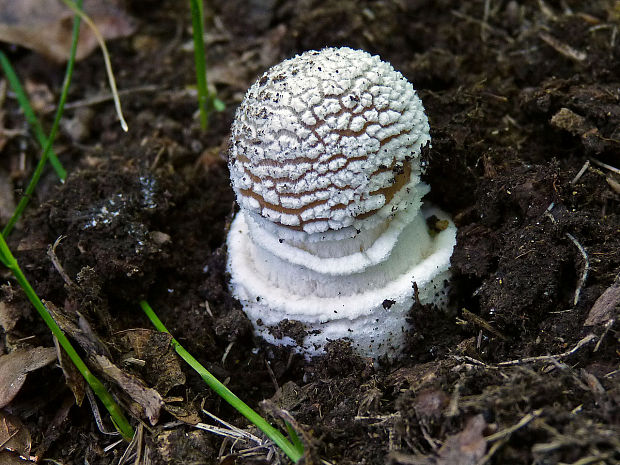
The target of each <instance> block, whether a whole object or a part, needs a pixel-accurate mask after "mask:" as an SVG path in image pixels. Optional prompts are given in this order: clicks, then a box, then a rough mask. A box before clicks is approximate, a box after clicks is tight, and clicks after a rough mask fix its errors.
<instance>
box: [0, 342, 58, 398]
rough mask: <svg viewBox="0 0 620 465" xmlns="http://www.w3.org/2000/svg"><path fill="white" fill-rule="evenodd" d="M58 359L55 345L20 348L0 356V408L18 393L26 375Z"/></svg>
mask: <svg viewBox="0 0 620 465" xmlns="http://www.w3.org/2000/svg"><path fill="white" fill-rule="evenodd" d="M54 360H56V349H55V348H54V347H35V348H32V349H25V350H24V349H19V350H15V351H13V352H11V353H10V354H6V355H2V356H0V408H2V407H4V406H6V405H7V404H8V403H9V402H11V401H12V400H13V398H14V397H15V396H16V395H17V393H18V392H19V390H20V389H21V388H22V386H23V385H24V382H25V381H26V375H27V374H28V373H29V372H31V371H34V370H37V369H39V368H41V367H44V366H45V365H48V364H50V363H52V362H53V361H54Z"/></svg>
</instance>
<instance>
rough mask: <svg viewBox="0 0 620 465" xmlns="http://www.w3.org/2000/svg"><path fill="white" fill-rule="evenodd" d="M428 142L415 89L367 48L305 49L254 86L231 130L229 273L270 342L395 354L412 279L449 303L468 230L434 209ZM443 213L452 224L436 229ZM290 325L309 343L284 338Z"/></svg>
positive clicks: (429, 298) (432, 297)
mask: <svg viewBox="0 0 620 465" xmlns="http://www.w3.org/2000/svg"><path fill="white" fill-rule="evenodd" d="M429 142H430V136H429V126H428V119H427V117H426V115H425V113H424V108H423V106H422V102H421V101H420V99H419V97H418V96H417V94H416V91H415V90H414V89H413V86H412V85H411V84H410V83H409V82H408V81H407V80H406V79H405V78H404V77H403V76H402V74H401V73H399V72H398V71H395V70H394V68H393V67H392V66H391V65H390V64H389V63H387V62H384V61H381V59H380V58H379V57H377V56H371V55H370V54H368V53H366V52H364V51H360V50H352V49H350V48H346V47H345V48H326V49H323V50H321V51H309V52H305V53H303V54H301V55H298V56H296V57H294V58H292V59H289V60H286V61H284V62H282V63H280V64H278V65H276V66H274V67H272V68H271V69H269V70H268V71H267V72H265V73H264V74H263V76H262V77H261V78H260V79H258V80H257V81H256V82H255V83H254V84H253V85H252V87H251V88H250V89H249V90H248V92H247V94H246V95H245V98H244V100H243V102H242V103H241V105H240V106H239V108H238V110H237V112H236V115H235V120H234V122H233V125H232V130H231V140H230V148H229V168H230V177H231V181H232V186H233V189H234V191H235V193H236V196H237V202H238V204H239V206H240V211H239V212H238V214H237V215H236V217H235V219H234V221H233V223H232V225H231V228H230V232H229V235H228V240H227V245H228V263H227V268H228V271H229V273H230V276H231V279H230V289H231V291H232V293H233V295H234V296H235V297H236V298H237V299H238V300H239V301H240V302H241V304H242V306H243V309H244V311H245V312H246V314H247V315H248V317H249V318H250V320H251V321H252V323H253V325H254V328H255V330H256V332H257V333H258V334H259V335H261V336H262V337H263V338H265V339H266V340H267V341H269V342H271V343H273V344H281V345H291V346H294V347H295V348H296V350H298V351H299V352H303V353H305V354H306V355H308V356H314V355H317V354H320V353H322V352H323V351H324V348H325V345H326V344H327V343H328V342H329V341H331V340H334V339H339V338H345V337H346V338H349V339H350V340H351V342H352V345H353V346H354V347H355V348H356V349H357V350H358V352H359V353H361V354H362V355H364V356H369V357H373V358H375V359H377V358H379V357H382V356H385V355H387V356H388V357H394V356H396V355H398V354H399V352H400V350H401V347H402V345H403V341H404V335H405V332H406V330H407V328H408V323H407V322H406V315H407V313H408V311H409V310H410V308H411V306H412V305H413V303H414V300H415V294H416V293H415V292H414V283H415V284H416V285H417V289H418V292H417V296H418V298H419V300H420V302H421V303H423V304H425V303H433V302H434V303H437V305H440V306H441V305H445V303H446V297H445V289H444V286H445V282H447V279H448V277H449V265H450V256H451V254H452V249H453V247H454V244H455V237H456V228H455V227H454V225H453V224H452V223H451V222H450V221H449V218H448V217H447V215H446V214H445V213H443V212H441V211H439V210H438V209H436V208H433V207H430V206H424V207H423V205H422V197H423V196H424V195H425V194H426V193H427V192H428V191H429V187H428V186H427V185H426V184H424V183H423V182H422V181H421V180H420V175H421V174H422V171H423V163H422V162H421V161H420V152H421V149H422V147H423V146H425V145H426V144H428V143H429ZM431 216H435V217H437V218H439V219H441V220H447V221H443V223H444V224H447V227H445V229H444V230H443V231H440V232H439V233H436V234H435V233H433V234H431V233H430V232H429V228H428V227H427V218H429V217H431ZM285 320H289V321H290V320H294V321H298V322H301V323H302V324H303V326H304V328H305V330H306V331H305V336H304V337H303V338H299V337H296V338H295V339H293V338H292V337H290V336H286V335H285V336H282V334H281V333H282V332H281V331H274V327H275V326H277V325H278V324H279V323H280V322H282V321H285Z"/></svg>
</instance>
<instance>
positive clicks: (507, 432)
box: [484, 409, 543, 442]
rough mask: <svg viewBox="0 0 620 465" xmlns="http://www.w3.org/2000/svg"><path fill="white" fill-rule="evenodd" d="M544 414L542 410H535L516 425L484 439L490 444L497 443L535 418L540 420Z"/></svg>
mask: <svg viewBox="0 0 620 465" xmlns="http://www.w3.org/2000/svg"><path fill="white" fill-rule="evenodd" d="M542 412H543V410H542V409H538V410H534V411H533V412H532V413H528V414H527V415H525V416H524V417H523V418H521V419H520V420H519V421H518V422H517V423H515V424H514V425H512V426H510V427H508V428H506V429H503V430H501V431H498V432H497V433H494V434H492V435H491V436H487V437H485V438H484V439H486V440H487V441H488V442H492V441H497V440H498V439H503V438H505V437H507V436H510V435H511V434H512V433H514V432H515V431H517V430H518V429H521V428H523V427H524V426H525V425H527V424H528V423H529V422H531V421H532V420H534V419H535V418H538V417H539V416H540V415H541V414H542Z"/></svg>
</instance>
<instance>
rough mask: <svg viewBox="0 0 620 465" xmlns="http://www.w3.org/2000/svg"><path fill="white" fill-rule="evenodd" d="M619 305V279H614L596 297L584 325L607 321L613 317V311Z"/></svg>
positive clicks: (616, 309) (615, 310)
mask: <svg viewBox="0 0 620 465" xmlns="http://www.w3.org/2000/svg"><path fill="white" fill-rule="evenodd" d="M618 307H620V280H616V282H615V283H613V284H612V285H611V286H609V287H608V288H607V289H606V290H605V292H603V293H602V294H601V296H600V297H599V298H598V299H596V302H594V305H592V309H590V313H589V314H588V318H586V321H585V323H584V324H583V325H584V326H594V325H599V324H602V323H607V322H608V321H609V320H611V319H612V318H613V317H614V312H617V311H618Z"/></svg>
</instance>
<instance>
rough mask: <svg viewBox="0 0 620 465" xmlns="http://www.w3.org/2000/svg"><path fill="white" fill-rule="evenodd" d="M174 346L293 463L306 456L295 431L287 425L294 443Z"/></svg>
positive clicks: (162, 328)
mask: <svg viewBox="0 0 620 465" xmlns="http://www.w3.org/2000/svg"><path fill="white" fill-rule="evenodd" d="M140 307H142V310H143V311H144V313H145V314H146V316H147V317H148V318H149V320H151V323H153V326H155V328H157V330H159V331H162V332H164V333H168V334H170V332H169V331H168V329H167V328H166V327H165V326H164V324H163V323H162V322H161V320H160V319H159V317H158V316H157V315H156V314H155V312H154V311H153V309H152V308H151V306H150V305H149V304H148V302H147V301H145V300H142V301H140ZM171 343H172V346H173V347H174V350H176V352H177V354H179V356H180V357H181V358H182V359H183V360H185V361H186V362H187V364H188V365H189V366H191V367H192V368H193V369H194V370H195V371H196V373H198V374H199V375H200V377H201V378H202V379H203V380H204V382H205V383H207V385H208V386H209V387H210V388H211V389H213V391H215V393H216V394H217V395H219V396H220V397H221V398H222V399H224V400H225V401H226V402H228V403H229V404H230V405H231V406H232V407H234V408H235V409H236V410H237V411H238V412H239V413H240V414H241V415H243V416H244V417H245V418H247V419H248V420H249V421H251V422H252V423H253V424H254V425H256V427H258V428H259V429H260V430H261V431H262V432H263V433H265V434H266V435H267V437H268V438H269V439H271V440H272V441H273V442H274V443H275V444H276V445H277V446H278V447H279V448H280V449H282V452H284V453H285V454H286V455H287V456H288V458H290V459H291V460H292V461H293V462H295V463H297V462H298V461H299V460H301V458H302V457H303V454H304V448H303V444H302V443H301V441H300V440H299V437H298V436H297V434H296V433H295V431H294V430H293V429H292V428H291V427H290V425H288V424H287V429H289V434H290V435H291V439H292V441H293V442H292V443H291V442H290V441H289V440H288V439H286V438H285V437H284V435H283V434H282V433H281V432H280V431H278V430H277V429H275V428H274V427H273V426H271V425H270V424H269V423H268V422H267V420H265V419H264V418H263V417H261V416H260V415H259V414H258V413H256V412H255V411H254V410H252V409H251V408H250V407H249V406H248V405H247V404H246V403H245V402H243V401H242V400H241V399H239V397H237V396H236V395H235V394H234V393H233V392H232V391H231V390H230V389H228V388H227V387H226V386H224V385H223V384H222V383H221V382H220V381H219V380H218V379H217V378H215V376H213V375H212V374H211V373H210V372H209V371H208V370H207V369H206V368H205V367H204V366H202V365H201V364H200V362H198V360H196V359H195V358H194V357H193V356H192V355H191V354H190V353H189V352H188V351H187V350H185V349H184V348H183V346H182V345H181V344H179V342H178V341H177V340H176V339H174V338H172V342H171Z"/></svg>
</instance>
